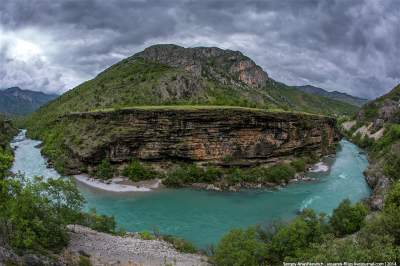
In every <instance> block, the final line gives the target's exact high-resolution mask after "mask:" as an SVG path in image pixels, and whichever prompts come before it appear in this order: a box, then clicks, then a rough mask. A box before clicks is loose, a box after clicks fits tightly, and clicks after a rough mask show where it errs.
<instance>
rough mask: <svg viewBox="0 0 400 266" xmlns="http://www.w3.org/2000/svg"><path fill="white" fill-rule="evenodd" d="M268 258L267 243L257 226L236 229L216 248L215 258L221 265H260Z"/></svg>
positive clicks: (216, 262) (217, 263)
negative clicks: (260, 236) (262, 238)
mask: <svg viewBox="0 0 400 266" xmlns="http://www.w3.org/2000/svg"><path fill="white" fill-rule="evenodd" d="M265 258H266V245H265V243H264V242H262V241H261V240H260V238H259V236H258V234H257V230H256V229H255V228H249V229H247V230H242V229H234V230H231V231H230V232H229V233H228V234H227V235H226V236H224V237H223V238H222V239H221V241H220V242H219V244H218V245H217V247H216V249H215V253H214V256H213V260H214V262H215V264H216V265H219V266H225V265H226V266H240V265H246V266H252V265H260V264H262V263H263V261H264V260H265Z"/></svg>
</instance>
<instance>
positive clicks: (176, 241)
mask: <svg viewBox="0 0 400 266" xmlns="http://www.w3.org/2000/svg"><path fill="white" fill-rule="evenodd" d="M162 239H163V240H164V241H166V242H169V243H171V244H172V245H173V246H174V248H175V249H176V250H178V251H180V252H183V253H196V252H197V248H196V247H195V246H194V245H193V244H192V243H190V242H189V241H186V240H185V239H182V238H178V237H176V236H171V235H164V236H162Z"/></svg>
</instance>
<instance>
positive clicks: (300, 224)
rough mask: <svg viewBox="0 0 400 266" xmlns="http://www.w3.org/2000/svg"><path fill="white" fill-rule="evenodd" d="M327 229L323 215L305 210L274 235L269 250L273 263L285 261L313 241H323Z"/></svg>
mask: <svg viewBox="0 0 400 266" xmlns="http://www.w3.org/2000/svg"><path fill="white" fill-rule="evenodd" d="M325 231H326V226H325V224H324V220H323V216H319V215H317V214H316V213H315V212H314V211H312V210H308V209H306V210H304V211H303V213H302V214H301V215H300V216H298V217H296V218H295V219H294V220H293V221H292V222H291V223H289V224H288V225H286V226H282V227H281V228H280V229H278V231H277V232H276V234H274V235H273V236H272V239H271V242H270V245H269V248H268V251H269V255H270V256H269V260H270V262H271V263H272V264H274V263H278V262H281V261H283V260H284V259H285V258H286V257H287V256H295V255H296V254H297V253H298V252H300V251H301V250H302V249H305V248H307V247H308V246H309V245H310V244H311V243H321V242H322V240H323V235H324V233H325Z"/></svg>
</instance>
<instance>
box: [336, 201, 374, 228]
mask: <svg viewBox="0 0 400 266" xmlns="http://www.w3.org/2000/svg"><path fill="white" fill-rule="evenodd" d="M367 214H368V210H367V208H366V207H365V206H364V205H363V204H362V203H356V204H355V205H352V204H351V201H350V200H349V199H346V200H343V201H342V202H341V203H340V205H339V206H338V207H337V208H336V209H335V210H333V213H332V217H331V218H330V224H331V226H332V228H333V230H334V232H335V234H336V235H337V236H343V235H347V234H352V233H354V232H356V231H358V230H360V229H361V227H362V226H363V225H364V218H365V216H367Z"/></svg>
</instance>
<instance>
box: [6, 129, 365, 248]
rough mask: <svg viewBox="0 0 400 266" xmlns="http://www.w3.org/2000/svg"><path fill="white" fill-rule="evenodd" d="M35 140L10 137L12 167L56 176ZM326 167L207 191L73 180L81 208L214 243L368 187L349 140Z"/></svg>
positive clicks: (353, 196)
mask: <svg viewBox="0 0 400 266" xmlns="http://www.w3.org/2000/svg"><path fill="white" fill-rule="evenodd" d="M39 144H40V142H39V141H36V140H31V139H27V138H26V137H25V134H24V132H23V131H22V132H21V133H20V134H19V135H18V136H17V137H16V138H15V139H14V142H13V144H12V145H13V146H14V149H15V162H14V165H13V168H12V171H13V172H15V173H16V172H22V173H25V175H27V176H29V177H32V176H35V175H42V176H45V177H59V175H58V173H57V172H56V171H55V170H53V169H49V168H47V167H46V161H45V159H44V158H43V157H42V156H41V154H40V149H39V148H38V145H39ZM324 162H325V163H326V164H327V165H329V166H330V169H329V170H328V171H326V172H317V173H308V174H307V175H308V176H311V177H315V178H316V181H313V182H306V183H294V184H291V185H289V186H287V187H283V188H279V189H274V190H267V189H263V190H249V191H243V192H209V191H198V190H191V189H162V190H158V191H154V192H135V193H119V194H118V193H109V192H104V191H100V190H96V189H93V188H90V187H87V186H86V185H83V184H78V188H79V190H80V191H81V192H82V194H83V195H84V196H85V198H86V201H87V203H86V206H85V208H87V209H90V208H96V210H97V211H98V212H99V213H102V214H107V215H113V216H114V217H115V218H116V220H117V222H118V225H119V226H120V227H122V228H124V229H125V230H127V231H143V230H147V231H152V230H154V229H157V230H159V231H160V232H161V233H165V234H172V235H177V236H180V237H183V238H185V239H187V240H189V241H192V242H193V243H194V244H196V245H197V246H199V247H202V248H205V247H207V246H208V245H211V244H215V243H216V242H217V241H218V240H219V239H220V238H221V236H222V235H224V234H225V233H227V232H228V231H229V230H230V229H232V228H240V227H241V228H243V227H246V226H249V225H255V224H260V225H268V224H269V223H271V222H274V221H285V220H288V219H290V218H292V217H294V216H295V215H296V213H297V212H298V211H299V210H301V209H303V208H312V209H314V210H316V211H318V212H325V213H330V212H331V211H332V210H333V209H334V208H335V207H336V206H337V205H338V204H339V203H340V202H341V201H342V200H343V199H345V198H349V199H350V200H352V201H358V200H361V199H363V198H366V197H368V196H369V194H370V190H369V188H368V186H367V184H366V182H365V180H364V176H363V171H364V170H365V168H366V167H367V165H368V161H367V158H366V155H365V154H364V153H363V152H362V151H361V150H360V149H359V148H358V147H357V146H355V145H354V144H352V143H351V142H349V141H346V140H342V141H341V142H340V145H339V146H338V150H337V154H336V156H335V157H334V158H325V159H324Z"/></svg>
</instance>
